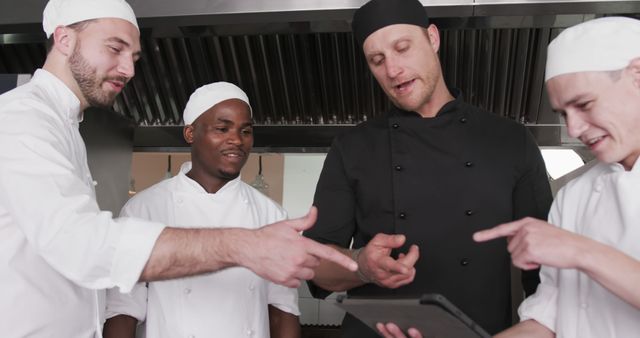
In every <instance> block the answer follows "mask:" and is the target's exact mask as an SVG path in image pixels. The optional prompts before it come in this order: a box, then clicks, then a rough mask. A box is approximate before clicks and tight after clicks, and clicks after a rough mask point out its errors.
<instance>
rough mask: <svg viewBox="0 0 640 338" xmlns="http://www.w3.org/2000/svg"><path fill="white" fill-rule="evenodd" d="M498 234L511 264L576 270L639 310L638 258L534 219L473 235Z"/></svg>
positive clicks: (483, 237) (489, 237)
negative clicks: (506, 245)
mask: <svg viewBox="0 0 640 338" xmlns="http://www.w3.org/2000/svg"><path fill="white" fill-rule="evenodd" d="M499 237H507V238H509V246H508V249H509V252H510V253H511V259H512V261H513V264H514V265H516V266H518V267H520V268H522V269H533V268H537V267H539V266H540V265H546V266H551V267H555V268H560V269H578V270H580V271H582V272H584V273H586V274H587V275H588V276H589V277H591V278H592V279H593V280H595V281H596V282H598V283H600V284H601V285H602V286H604V287H605V288H607V289H608V290H609V291H611V292H612V293H614V294H615V295H617V296H618V297H620V298H622V299H624V300H625V301H626V302H628V303H629V304H631V305H633V306H635V307H636V308H638V309H640V288H638V285H640V261H638V260H637V259H634V258H633V257H631V256H629V255H626V254H625V253H623V252H621V251H619V250H617V249H615V248H613V247H611V246H608V245H605V244H603V243H600V242H597V241H595V240H593V239H591V238H588V237H585V236H581V235H578V234H575V233H573V232H569V231H566V230H563V229H560V228H558V227H555V226H553V225H551V224H549V223H547V222H545V221H541V220H538V219H535V218H523V219H521V220H518V221H515V222H510V223H505V224H501V225H498V226H496V227H494V228H492V229H488V230H484V231H479V232H477V233H475V234H474V236H473V238H474V239H475V240H476V241H478V242H484V241H488V240H492V239H495V238H499Z"/></svg>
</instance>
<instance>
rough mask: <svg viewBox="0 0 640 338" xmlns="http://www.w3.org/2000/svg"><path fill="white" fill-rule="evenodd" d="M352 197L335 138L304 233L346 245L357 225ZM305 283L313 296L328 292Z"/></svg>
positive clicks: (318, 296)
mask: <svg viewBox="0 0 640 338" xmlns="http://www.w3.org/2000/svg"><path fill="white" fill-rule="evenodd" d="M355 200H356V197H355V192H354V190H353V188H352V185H351V183H350V180H349V178H348V176H347V173H346V170H345V166H344V161H343V154H342V151H341V149H340V145H339V141H338V140H336V141H334V142H333V145H332V146H331V150H330V151H329V154H327V158H326V159H325V161H324V166H323V167H322V172H321V173H320V178H319V180H318V184H317V186H316V192H315V195H314V198H313V205H315V206H316V207H317V208H318V220H317V221H316V224H315V225H314V226H313V227H312V228H311V229H309V230H307V231H305V232H304V234H303V235H304V236H306V237H308V238H311V239H313V240H315V241H318V242H320V243H324V244H334V245H337V246H340V247H343V248H348V247H349V245H350V244H351V239H352V238H353V234H354V231H355V228H356V225H355ZM308 285H309V290H310V291H311V294H312V295H313V296H314V297H316V298H325V297H327V296H328V295H329V294H331V292H329V291H326V290H324V289H321V288H319V287H317V286H316V285H315V284H313V282H311V281H309V282H308Z"/></svg>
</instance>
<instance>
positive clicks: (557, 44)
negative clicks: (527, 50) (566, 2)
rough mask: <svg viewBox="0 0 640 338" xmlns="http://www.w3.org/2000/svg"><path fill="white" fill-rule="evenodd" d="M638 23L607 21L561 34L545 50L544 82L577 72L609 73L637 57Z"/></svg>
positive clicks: (639, 46)
mask: <svg viewBox="0 0 640 338" xmlns="http://www.w3.org/2000/svg"><path fill="white" fill-rule="evenodd" d="M639 41H640V20H637V19H632V18H625V17H615V16H612V17H606V18H599V19H594V20H590V21H587V22H583V23H581V24H578V25H575V26H572V27H569V28H567V29H565V30H564V31H562V33H560V35H558V36H557V37H556V38H555V39H554V40H553V41H551V43H550V44H549V48H548V49H547V66H546V71H545V77H544V80H545V81H547V80H549V79H551V78H553V77H556V76H558V75H562V74H569V73H577V72H595V71H612V70H619V69H623V68H625V67H627V66H628V65H629V62H631V60H633V59H635V58H637V57H640V43H639Z"/></svg>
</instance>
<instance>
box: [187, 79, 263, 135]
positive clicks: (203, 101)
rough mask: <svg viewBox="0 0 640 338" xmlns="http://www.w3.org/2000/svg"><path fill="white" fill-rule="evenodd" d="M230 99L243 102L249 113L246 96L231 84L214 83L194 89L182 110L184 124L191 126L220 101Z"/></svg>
mask: <svg viewBox="0 0 640 338" xmlns="http://www.w3.org/2000/svg"><path fill="white" fill-rule="evenodd" d="M231 99H238V100H242V101H244V102H245V103H246V104H247V106H249V113H251V104H249V98H248V97H247V94H245V92H244V91H243V90H242V89H240V88H238V86H236V85H234V84H232V83H229V82H214V83H210V84H208V85H204V86H202V87H200V88H198V89H196V91H195V92H193V94H191V96H190V97H189V101H188V102H187V106H186V107H185V108H184V114H183V120H184V124H185V125H187V124H192V123H193V121H195V120H196V119H197V118H198V117H199V116H200V115H202V114H203V113H204V112H206V111H207V110H209V108H211V107H213V106H215V105H216V104H218V103H220V102H222V101H226V100H231Z"/></svg>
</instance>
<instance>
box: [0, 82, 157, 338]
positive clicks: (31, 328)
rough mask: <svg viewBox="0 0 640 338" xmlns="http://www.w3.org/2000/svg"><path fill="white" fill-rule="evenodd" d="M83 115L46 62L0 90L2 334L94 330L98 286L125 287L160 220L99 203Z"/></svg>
mask: <svg viewBox="0 0 640 338" xmlns="http://www.w3.org/2000/svg"><path fill="white" fill-rule="evenodd" d="M81 119H82V112H81V111H80V102H79V100H78V98H77V97H76V96H75V95H74V94H73V92H71V90H69V88H68V87H67V86H66V85H65V84H64V83H63V82H61V81H60V80H59V79H58V78H57V77H55V76H54V75H53V74H51V73H48V72H47V71H45V70H37V71H36V72H35V74H34V76H33V78H32V80H31V81H30V82H28V83H27V84H25V85H23V86H20V87H18V88H16V89H14V90H12V91H10V92H7V93H5V94H3V95H1V96H0V336H3V337H56V338H57V337H65V338H75V337H78V338H87V337H94V336H100V331H101V330H100V327H101V326H102V323H101V319H100V314H101V313H103V310H102V307H103V306H104V303H103V304H102V307H101V306H99V298H100V297H102V300H103V301H104V291H96V290H97V289H105V288H111V287H114V286H118V287H120V288H122V289H123V290H125V291H128V290H130V289H131V288H132V287H133V286H134V285H135V284H136V282H137V281H138V278H139V275H140V272H141V271H142V269H143V268H144V265H145V264H146V261H147V259H148V257H149V254H150V252H151V250H152V248H153V244H154V243H155V241H156V238H157V237H158V235H159V234H160V232H161V231H162V229H163V225H161V224H158V223H151V222H148V221H142V220H132V219H127V218H121V219H116V220H114V219H112V217H111V213H109V212H102V211H100V209H99V207H98V204H97V203H96V197H95V191H94V187H93V179H92V178H91V173H90V172H89V167H88V165H87V156H86V150H85V146H84V142H83V141H82V138H81V137H80V133H79V132H78V126H79V122H80V120H81Z"/></svg>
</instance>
